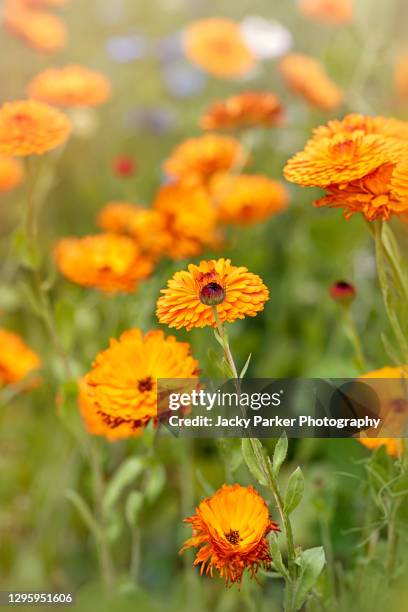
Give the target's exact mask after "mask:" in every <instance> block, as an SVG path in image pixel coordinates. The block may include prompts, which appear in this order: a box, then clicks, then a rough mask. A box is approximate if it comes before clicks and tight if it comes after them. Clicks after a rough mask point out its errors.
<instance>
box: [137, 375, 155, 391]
mask: <svg viewBox="0 0 408 612" xmlns="http://www.w3.org/2000/svg"><path fill="white" fill-rule="evenodd" d="M137 388H138V389H139V391H140V393H145V392H146V391H151V390H152V389H153V379H152V377H151V376H147V377H146V378H143V379H142V380H139V383H138V385H137Z"/></svg>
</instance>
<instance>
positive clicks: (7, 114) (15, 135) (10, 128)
mask: <svg viewBox="0 0 408 612" xmlns="http://www.w3.org/2000/svg"><path fill="white" fill-rule="evenodd" d="M70 132H71V124H70V121H69V119H68V117H66V115H64V113H62V112H61V111H59V110H57V109H56V108H53V107H52V106H49V105H48V104H45V103H44V102H38V101H37V100H18V101H16V102H6V103H5V104H3V106H2V107H1V108H0V154H2V155H11V156H13V155H16V156H26V155H32V154H36V155H41V154H43V153H45V152H46V151H50V150H51V149H55V148H56V147H58V146H59V145H61V144H63V143H64V142H65V141H66V140H67V138H68V136H69V134H70Z"/></svg>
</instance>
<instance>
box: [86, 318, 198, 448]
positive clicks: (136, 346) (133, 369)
mask: <svg viewBox="0 0 408 612" xmlns="http://www.w3.org/2000/svg"><path fill="white" fill-rule="evenodd" d="M197 375H198V362H197V361H196V360H195V359H194V358H193V357H192V356H191V347H190V345H189V344H188V343H186V342H178V341H177V340H176V339H175V338H174V337H173V336H168V337H167V338H166V337H165V336H164V334H163V332H162V331H150V332H148V333H147V334H145V335H143V332H142V331H141V330H140V329H132V330H129V331H126V332H125V333H123V334H122V336H121V337H120V339H119V340H113V339H112V340H111V342H110V347H109V348H108V349H107V350H105V351H102V352H101V353H99V354H98V355H97V356H96V359H95V361H94V363H93V366H92V369H91V371H90V372H88V374H86V375H85V377H84V378H83V379H82V380H81V382H80V393H79V406H80V411H81V414H82V417H83V419H84V421H85V425H86V427H87V429H88V431H89V433H92V434H94V435H104V436H106V437H107V438H108V439H109V440H119V439H124V438H130V437H135V436H138V435H140V434H141V432H142V428H143V427H145V426H146V425H148V423H149V422H150V421H151V420H154V421H156V419H157V379H158V378H184V379H186V378H197Z"/></svg>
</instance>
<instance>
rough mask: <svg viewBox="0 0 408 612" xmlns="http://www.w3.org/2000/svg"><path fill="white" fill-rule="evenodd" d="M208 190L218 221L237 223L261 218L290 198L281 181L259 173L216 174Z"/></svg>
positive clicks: (247, 222) (276, 210)
mask: <svg viewBox="0 0 408 612" xmlns="http://www.w3.org/2000/svg"><path fill="white" fill-rule="evenodd" d="M210 193H211V196H212V198H213V201H214V203H215V205H216V209H217V212H218V217H219V219H220V221H222V222H224V223H236V224H238V225H249V224H251V223H256V222H257V221H262V220H263V219H266V218H267V217H269V216H271V215H273V214H274V213H278V212H281V211H282V210H284V209H285V208H286V207H287V205H288V201H289V195H288V191H287V189H286V188H285V187H284V186H283V185H282V184H281V183H278V182H277V181H273V180H271V179H269V178H267V177H266V176H262V175H247V174H239V175H228V174H221V175H216V176H215V177H214V179H213V180H212V181H211V184H210Z"/></svg>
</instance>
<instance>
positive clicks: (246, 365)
mask: <svg viewBox="0 0 408 612" xmlns="http://www.w3.org/2000/svg"><path fill="white" fill-rule="evenodd" d="M251 357H252V353H250V354H249V357H248V359H247V360H246V362H245V365H244V367H243V368H242V370H241V372H240V375H239V377H240V378H244V376H245V374H246V373H247V370H248V366H249V363H250V361H251Z"/></svg>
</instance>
